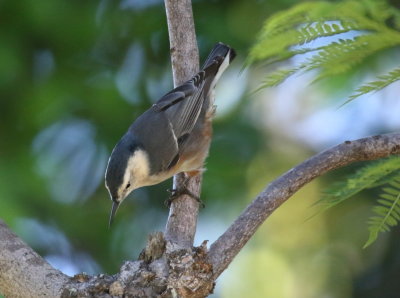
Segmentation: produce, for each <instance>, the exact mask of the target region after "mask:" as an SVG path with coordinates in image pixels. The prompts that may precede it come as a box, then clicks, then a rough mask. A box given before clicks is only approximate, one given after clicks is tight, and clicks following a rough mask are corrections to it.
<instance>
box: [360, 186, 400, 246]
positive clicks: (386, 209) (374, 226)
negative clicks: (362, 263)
mask: <svg viewBox="0 0 400 298" xmlns="http://www.w3.org/2000/svg"><path fill="white" fill-rule="evenodd" d="M399 182H400V179H398V180H397V181H396V182H395V183H396V184H397V183H399ZM399 184H400V183H399ZM382 190H383V191H384V193H383V194H382V195H381V198H382V199H380V200H378V203H379V205H377V206H375V207H373V208H372V211H373V212H374V213H375V214H376V215H377V216H376V215H375V216H372V217H370V218H369V220H368V224H369V228H368V230H369V237H368V240H367V241H366V243H365V244H364V248H366V247H368V246H369V245H371V244H372V243H374V242H375V241H376V239H377V238H378V235H379V233H382V232H388V231H390V228H391V227H394V226H396V225H398V223H399V221H400V188H391V187H385V188H383V189H382Z"/></svg>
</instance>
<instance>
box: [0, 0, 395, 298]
mask: <svg viewBox="0 0 400 298" xmlns="http://www.w3.org/2000/svg"><path fill="white" fill-rule="evenodd" d="M298 2H299V1H293V0H285V1H262V0H247V1H244V0H241V1H239V0H213V1H205V0H203V1H201V0H198V1H193V10H194V17H195V24H196V30H197V35H198V43H199V48H200V54H201V57H202V59H204V58H205V56H206V55H207V54H208V51H209V50H210V49H211V47H212V46H213V45H214V43H216V42H218V41H222V42H224V43H227V44H229V45H231V46H232V47H234V48H235V49H236V51H237V53H238V57H237V59H236V60H235V62H234V63H233V64H232V65H231V67H230V68H229V70H228V71H227V72H226V74H225V75H224V76H223V78H222V80H221V82H220V84H219V86H218V88H217V104H218V111H217V117H216V119H215V122H214V128H215V134H214V139H213V143H212V148H211V151H210V157H209V158H208V160H207V165H206V167H207V169H208V170H207V171H206V172H205V175H204V186H203V191H202V199H203V201H204V202H205V204H206V208H205V209H203V210H201V212H200V216H199V225H198V233H197V235H196V244H197V245H198V244H200V243H201V242H202V241H203V240H205V239H208V240H210V241H211V242H212V241H214V240H215V239H216V238H217V237H218V236H219V235H220V234H221V233H222V232H223V231H224V230H225V229H226V228H227V227H228V225H229V224H230V223H231V222H232V220H234V219H235V218H236V216H237V215H238V214H239V213H240V211H241V210H242V209H243V208H244V207H245V206H246V205H247V204H248V203H250V202H251V200H252V199H253V198H254V197H255V196H256V195H257V193H259V192H260V191H261V190H262V189H263V188H264V187H265V186H266V185H267V183H268V182H269V181H271V180H273V179H274V178H276V177H277V176H279V175H280V174H282V173H283V172H285V171H287V170H289V169H290V168H291V167H293V166H295V165H296V164H297V163H299V162H301V161H303V160H304V159H306V158H308V157H309V156H311V155H312V154H314V153H315V152H318V151H320V150H322V149H324V148H326V147H328V146H330V145H334V144H336V143H339V142H342V141H344V140H346V139H349V138H357V137H363V136H366V135H370V134H372V133H378V132H387V131H393V130H396V129H398V128H399V127H400V119H399V118H400V117H398V111H399V110H400V105H399V101H398V99H397V97H398V94H399V89H400V88H399V85H398V84H393V85H392V86H390V87H389V88H386V89H385V90H384V92H381V93H377V94H375V95H374V96H367V97H365V98H362V99H361V98H360V99H359V100H357V101H355V102H353V103H351V104H349V105H347V106H345V107H343V108H341V109H337V108H338V106H339V105H340V103H342V102H343V101H344V100H345V97H346V95H348V93H350V89H349V87H351V86H352V84H353V85H354V84H356V83H357V81H355V82H348V81H345V84H344V81H343V78H341V80H342V81H340V80H336V81H335V80H330V81H329V82H326V83H325V84H322V85H318V86H317V85H311V86H309V85H308V83H309V82H310V81H311V79H312V74H309V75H304V76H297V77H294V78H291V79H289V80H288V81H287V82H286V83H285V84H284V85H282V86H280V87H277V88H273V89H266V90H262V91H260V92H258V93H255V94H253V93H251V91H252V90H254V89H255V88H256V87H257V85H258V84H259V83H260V82H261V79H262V77H263V75H264V74H265V69H264V68H263V67H262V66H259V67H252V68H250V69H245V70H244V71H243V72H240V70H241V68H242V66H243V62H244V60H245V58H246V55H247V52H248V49H249V48H250V47H251V45H252V44H253V43H254V41H255V39H256V36H257V32H258V31H259V30H260V28H261V26H262V24H263V21H264V20H265V19H266V18H267V17H268V16H269V15H271V14H272V13H275V12H277V11H279V10H283V9H286V8H288V7H290V6H292V5H294V4H295V3H298ZM0 23H1V26H0V86H1V98H0V102H1V106H0V200H1V201H0V202H1V203H0V218H1V219H3V220H4V221H5V222H6V223H7V224H8V225H9V226H10V227H11V228H12V230H13V231H15V232H16V233H17V234H18V235H19V236H20V237H22V238H23V239H24V240H25V241H26V242H27V243H28V244H30V245H31V246H32V247H33V248H34V249H35V250H36V251H38V252H39V253H40V254H41V255H42V256H44V257H45V258H46V259H47V260H48V261H49V262H50V263H51V264H52V265H53V266H55V267H57V268H58V269H60V270H62V271H63V272H65V273H66V274H69V275H73V274H75V273H78V272H82V271H84V272H87V273H89V274H97V273H100V272H105V273H109V274H113V273H116V272H117V271H118V269H119V266H120V265H121V264H122V262H123V261H124V260H127V259H135V258H137V256H138V254H139V252H140V251H141V249H142V248H143V247H144V243H145V240H146V235H148V234H149V233H151V232H154V231H157V230H163V228H164V225H165V222H166V218H167V215H168V210H167V209H166V208H165V207H164V204H163V202H164V200H165V199H166V198H167V196H168V194H167V193H166V191H165V190H166V189H168V188H170V184H171V181H167V182H165V183H162V184H160V185H157V186H153V187H146V188H143V189H139V190H137V191H135V192H134V193H133V194H132V195H131V197H130V199H128V200H127V201H126V202H125V203H124V205H123V207H122V208H120V211H119V213H118V215H117V218H116V221H115V223H114V226H113V228H112V229H108V227H107V221H108V215H109V210H110V207H111V201H110V200H109V198H108V194H107V191H106V189H105V187H104V181H103V176H104V170H105V166H106V162H107V159H108V156H109V154H110V152H111V150H112V148H113V146H114V145H115V143H116V142H117V141H118V140H119V138H120V137H121V136H122V135H123V134H124V133H125V130H126V129H127V128H128V126H129V125H130V123H131V122H132V121H133V119H135V117H137V116H138V115H140V114H141V113H142V112H143V111H144V110H145V109H146V108H148V107H149V106H150V105H151V104H152V103H153V102H155V101H156V100H157V99H158V98H159V97H160V96H162V95H163V94H164V93H166V92H167V91H169V89H170V88H172V77H171V66H170V60H169V42H168V33H167V25H166V18H165V11H164V5H163V2H162V1H160V0H151V1H150V0H120V1H111V0H96V1H94V0H87V1H78V0H68V1H67V0H41V1H34V0H25V1H0ZM399 58H400V57H399ZM390 63H391V61H388V59H387V58H386V59H385V56H384V55H382V57H378V58H376V60H375V62H374V63H372V64H371V65H367V67H366V69H367V71H365V74H364V75H365V76H368V72H369V71H370V72H371V73H373V72H374V71H376V67H378V66H379V67H381V66H382V65H389V64H390ZM377 65H378V66H377ZM360 80H362V78H360ZM342 86H345V87H342ZM396 94H397V96H395V95H396ZM358 166H360V165H354V166H351V167H348V168H346V169H341V170H338V171H335V172H334V173H332V174H330V175H329V176H326V177H323V178H320V179H318V180H317V181H314V182H313V183H311V184H309V185H307V186H306V187H304V189H302V190H301V191H300V192H299V193H297V194H296V195H295V196H294V197H293V198H292V199H290V200H289V201H288V202H287V203H285V204H284V205H283V206H282V207H281V208H279V210H277V211H276V212H275V213H274V214H273V215H272V216H271V217H270V218H269V219H268V220H267V221H266V223H265V224H264V225H263V226H262V227H261V228H260V230H259V231H258V232H257V234H256V235H255V237H254V238H253V239H252V240H251V241H250V243H249V244H248V245H247V246H246V247H245V249H244V250H243V251H242V252H241V253H240V254H239V256H238V257H237V258H236V259H235V260H234V262H233V263H232V265H231V266H230V267H229V268H228V270H227V271H226V272H225V273H224V274H223V275H222V276H221V278H220V280H219V281H218V282H217V287H216V289H215V294H214V295H213V297H278V298H279V297H283V298H286V297H343V298H346V297H399V296H398V295H399V294H398V293H399V292H400V284H399V283H398V279H399V277H400V249H399V247H400V237H399V236H400V230H399V229H396V228H395V229H393V231H392V232H391V233H390V234H385V235H383V236H381V237H380V238H379V240H378V242H377V243H375V244H374V245H372V246H371V247H369V248H368V249H366V250H363V249H362V246H363V244H364V242H365V240H366V239H367V235H368V231H367V226H366V220H367V219H368V217H369V216H370V215H371V213H370V212H371V211H370V207H371V205H372V204H373V203H374V200H375V199H376V196H377V194H376V193H371V192H369V193H362V195H359V196H358V197H357V198H354V199H352V200H350V201H349V202H347V203H345V204H343V205H341V206H338V207H337V208H334V209H332V210H330V211H329V212H326V213H323V214H321V215H319V216H316V217H314V218H312V219H311V220H307V218H309V217H310V216H311V215H313V214H314V213H315V212H316V211H317V209H315V207H312V204H313V203H315V202H316V201H317V200H318V199H319V198H320V197H321V194H322V191H323V190H324V188H326V187H327V186H329V185H331V183H332V182H333V181H335V179H338V178H340V177H343V176H345V175H346V174H347V173H350V172H352V171H353V170H354V169H355V168H357V167H358Z"/></svg>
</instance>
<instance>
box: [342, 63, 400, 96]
mask: <svg viewBox="0 0 400 298" xmlns="http://www.w3.org/2000/svg"><path fill="white" fill-rule="evenodd" d="M378 79H379V80H378V81H372V82H369V83H367V84H365V85H363V86H361V87H359V88H358V89H357V90H356V93H355V94H353V95H351V96H350V97H349V99H348V100H347V101H351V100H353V99H355V98H357V97H359V96H361V95H364V94H367V93H370V92H376V91H379V90H381V89H383V88H385V87H386V86H388V85H390V84H392V83H394V82H396V81H398V80H400V67H398V68H396V69H394V70H392V71H390V72H389V73H388V74H385V75H382V76H378Z"/></svg>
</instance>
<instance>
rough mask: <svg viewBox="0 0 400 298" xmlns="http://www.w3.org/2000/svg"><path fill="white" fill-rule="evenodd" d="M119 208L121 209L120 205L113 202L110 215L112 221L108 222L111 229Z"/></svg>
mask: <svg viewBox="0 0 400 298" xmlns="http://www.w3.org/2000/svg"><path fill="white" fill-rule="evenodd" d="M118 207H119V203H118V202H116V201H113V204H112V208H111V213H110V221H109V222H108V227H109V228H111V225H112V223H113V220H114V216H115V213H117V210H118Z"/></svg>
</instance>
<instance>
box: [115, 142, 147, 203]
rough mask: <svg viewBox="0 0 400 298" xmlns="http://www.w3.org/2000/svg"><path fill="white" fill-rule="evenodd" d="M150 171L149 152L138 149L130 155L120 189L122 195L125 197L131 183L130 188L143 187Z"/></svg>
mask: <svg viewBox="0 0 400 298" xmlns="http://www.w3.org/2000/svg"><path fill="white" fill-rule="evenodd" d="M149 172H150V166H149V159H148V157H147V153H146V152H144V151H143V150H140V149H139V150H137V151H135V153H134V154H133V155H132V156H131V157H129V159H128V164H127V167H126V170H125V174H124V179H123V184H122V185H121V187H120V189H119V190H118V192H119V194H120V197H124V192H126V186H127V185H128V183H131V187H130V188H129V189H130V190H133V189H135V188H138V187H141V186H143V185H144V184H146V182H147V180H148V177H149Z"/></svg>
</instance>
